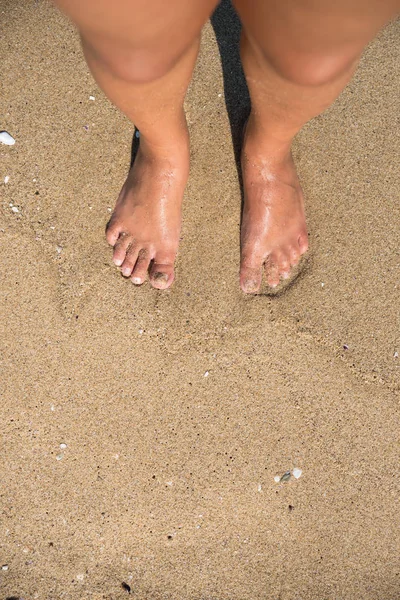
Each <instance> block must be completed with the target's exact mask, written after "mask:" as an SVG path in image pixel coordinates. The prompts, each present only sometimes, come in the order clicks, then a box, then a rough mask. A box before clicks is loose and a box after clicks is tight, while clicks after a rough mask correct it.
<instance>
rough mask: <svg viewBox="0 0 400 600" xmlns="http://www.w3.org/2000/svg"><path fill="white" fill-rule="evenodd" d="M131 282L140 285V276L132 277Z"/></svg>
mask: <svg viewBox="0 0 400 600" xmlns="http://www.w3.org/2000/svg"><path fill="white" fill-rule="evenodd" d="M132 283H134V284H135V285H140V284H141V283H142V280H141V279H140V277H132Z"/></svg>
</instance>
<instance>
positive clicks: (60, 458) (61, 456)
mask: <svg viewBox="0 0 400 600" xmlns="http://www.w3.org/2000/svg"><path fill="white" fill-rule="evenodd" d="M63 456H64V454H57V456H56V460H62V459H63Z"/></svg>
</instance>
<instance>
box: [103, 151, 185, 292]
mask: <svg viewBox="0 0 400 600" xmlns="http://www.w3.org/2000/svg"><path fill="white" fill-rule="evenodd" d="M188 173H189V149H188V144H187V141H186V140H185V141H183V142H182V144H181V145H179V144H177V145H176V146H175V147H174V148H172V149H170V150H169V151H168V152H165V151H163V152H159V151H158V150H157V151H154V150H153V149H149V148H148V146H146V145H145V143H142V140H141V145H140V148H139V151H138V153H137V156H136V158H135V162H134V164H133V166H132V168H131V170H130V172H129V175H128V178H127V180H126V182H125V184H124V186H123V188H122V190H121V193H120V195H119V198H118V200H117V203H116V206H115V209H114V212H113V215H112V217H111V219H110V221H109V223H108V225H107V231H106V238H107V241H108V243H109V244H111V246H113V247H114V254H113V261H114V263H115V264H116V265H117V266H118V267H120V268H121V273H122V275H123V276H124V277H129V278H130V279H131V281H132V282H133V283H134V284H136V285H140V284H142V283H143V282H144V281H145V280H146V278H147V275H148V274H149V278H150V283H151V285H152V286H153V287H155V288H157V289H160V290H162V289H166V288H168V287H170V285H171V284H172V282H173V281H174V261H175V257H176V254H177V251H178V244H179V234H180V228H181V207H182V199H183V194H184V190H185V186H186V182H187V178H188Z"/></svg>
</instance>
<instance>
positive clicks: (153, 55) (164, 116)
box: [55, 0, 216, 289]
mask: <svg viewBox="0 0 400 600" xmlns="http://www.w3.org/2000/svg"><path fill="white" fill-rule="evenodd" d="M55 3H56V4H57V5H58V6H59V7H60V8H61V9H62V10H63V11H64V12H66V14H67V15H68V16H69V17H70V18H71V19H72V20H73V21H74V22H75V23H76V25H77V27H78V29H79V32H80V35H81V39H82V46H83V50H84V54H85V57H86V60H87V63H88V65H89V67H90V69H91V71H92V74H93V76H94V78H95V79H96V81H97V82H98V84H99V86H100V87H101V88H102V89H103V91H104V92H105V94H106V95H107V96H108V97H109V98H110V100H111V101H112V102H113V103H114V104H115V105H116V106H117V107H118V108H120V109H121V110H122V112H124V113H125V115H126V116H127V117H128V118H129V119H131V121H132V122H133V123H134V124H135V125H136V127H137V128H138V129H139V130H140V134H141V137H140V147H139V151H138V154H137V156H136V159H135V162H134V165H133V167H132V169H131V170H130V173H129V175H128V178H127V180H126V182H125V184H124V186H123V188H122V190H121V193H120V195H119V198H118V200H117V204H116V207H115V210H114V213H113V215H112V217H111V220H110V222H109V225H108V228H107V234H106V237H107V240H108V242H109V243H110V244H111V245H112V246H114V262H115V264H117V265H118V266H121V271H122V274H123V275H124V276H126V277H131V279H132V281H133V282H134V283H136V284H140V283H142V282H143V281H144V280H145V278H146V274H147V271H148V269H149V266H150V281H151V284H152V285H153V286H154V287H156V288H159V289H164V288H167V287H169V286H170V285H171V284H172V282H173V279H174V260H175V256H176V253H177V249H178V243H179V232H180V223H181V203H182V198H183V193H184V189H185V185H186V181H187V177H188V173H189V139H188V132H187V126H186V120H185V116H184V111H183V101H184V96H185V93H186V89H187V86H188V83H189V81H190V78H191V74H192V70H193V67H194V64H195V61H196V57H197V51H198V45H199V35H200V31H201V28H202V26H203V24H204V22H205V21H206V20H207V18H208V17H209V15H210V13H211V12H212V10H213V8H214V6H215V4H216V0H193V1H191V2H186V1H185V0H171V1H170V2H168V3H165V2H164V0H117V1H114V2H112V3H111V2H110V1H109V0H86V1H85V2H81V0H55Z"/></svg>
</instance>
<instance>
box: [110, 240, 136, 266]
mask: <svg viewBox="0 0 400 600" xmlns="http://www.w3.org/2000/svg"><path fill="white" fill-rule="evenodd" d="M131 243H132V236H131V235H128V234H127V233H120V234H119V237H118V240H117V241H116V242H115V243H114V253H113V261H114V264H116V265H117V267H120V266H121V265H122V263H123V262H124V260H125V256H126V252H127V250H128V248H129V246H130V245H131Z"/></svg>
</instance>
